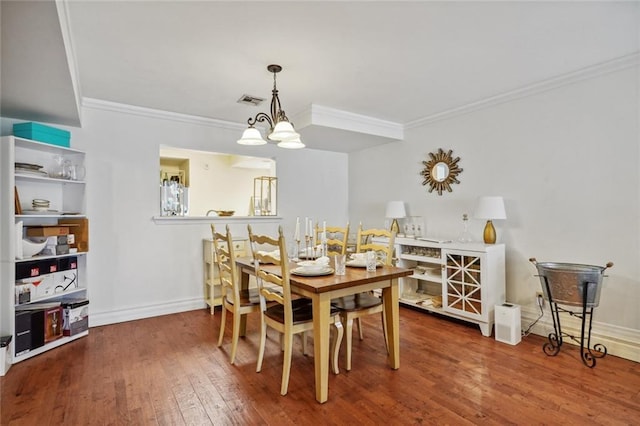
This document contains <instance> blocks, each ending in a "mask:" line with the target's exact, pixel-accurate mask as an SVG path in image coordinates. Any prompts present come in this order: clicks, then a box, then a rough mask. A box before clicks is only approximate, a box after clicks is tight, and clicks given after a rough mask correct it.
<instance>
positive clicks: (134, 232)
mask: <svg viewBox="0 0 640 426" xmlns="http://www.w3.org/2000/svg"><path fill="white" fill-rule="evenodd" d="M135 111H141V110H140V109H135ZM11 123H12V120H8V119H3V121H2V131H3V133H4V134H7V133H10V129H11V127H10V126H11ZM58 127H62V126H58ZM67 129H69V130H71V132H72V136H71V145H72V147H74V148H77V149H81V150H85V151H86V152H87V176H86V180H87V191H88V194H87V210H88V211H87V213H88V217H89V224H90V253H89V255H88V265H89V268H88V269H89V271H88V276H87V277H86V278H87V279H88V283H89V292H88V293H89V299H90V301H91V310H90V325H91V326H96V325H102V324H108V323H112V322H118V321H125V320H132V319H137V318H143V317H148V316H154V315H160V314H164V313H170V312H179V311H182V310H190V309H196V308H200V307H204V302H203V301H202V297H203V284H202V268H203V266H202V257H203V254H202V239H203V238H209V237H210V233H211V231H210V226H209V223H210V222H209V221H210V220H216V219H212V218H209V219H207V220H205V219H199V220H194V221H190V222H189V221H186V222H185V221H182V222H177V223H172V224H168V225H167V224H158V223H156V222H154V221H153V220H152V217H153V216H157V215H158V205H159V191H158V161H159V148H160V145H171V146H173V147H177V148H189V149H196V150H210V151H215V152H227V153H235V154H243V155H251V156H266V157H271V158H274V159H275V160H276V163H277V175H278V189H279V194H278V201H279V218H276V219H270V218H268V219H266V220H262V221H260V220H259V221H258V222H254V223H253V225H252V226H253V228H254V230H256V232H275V230H276V229H277V226H278V225H279V224H281V225H282V226H283V227H284V229H285V232H286V233H287V234H286V235H288V236H290V237H292V236H293V229H294V225H295V219H296V217H297V216H300V217H305V216H313V217H314V218H316V219H318V220H327V222H328V223H337V224H342V223H346V221H347V218H348V212H347V208H348V207H347V206H348V199H347V189H348V172H347V165H348V159H347V155H346V154H341V153H333V152H326V151H317V150H310V149H304V150H296V151H293V150H285V149H281V148H277V147H275V146H273V145H269V146H262V147H243V146H239V145H237V144H236V142H235V141H236V140H237V139H238V136H239V135H240V134H241V132H242V129H241V128H238V129H236V128H234V127H232V126H227V128H224V127H219V126H216V125H212V124H208V123H207V122H206V121H203V120H200V119H193V120H189V119H188V118H185V117H184V116H180V117H177V116H175V117H174V115H172V114H166V113H160V112H154V111H148V110H145V111H143V113H142V114H137V113H135V112H132V111H131V110H130V109H129V108H127V107H125V106H122V111H119V110H118V108H117V107H114V105H113V104H110V105H109V107H108V108H106V109H102V108H101V107H100V102H90V106H85V107H84V108H83V128H82V129H77V128H67ZM327 171H328V172H327ZM226 223H229V224H231V231H232V234H233V235H234V236H245V237H246V234H247V230H246V229H247V228H246V226H247V220H246V219H241V218H234V219H230V220H228V221H225V220H223V219H217V220H216V226H220V227H223V226H224V225H225V224H226Z"/></svg>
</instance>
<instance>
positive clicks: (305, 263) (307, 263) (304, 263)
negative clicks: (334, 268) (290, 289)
mask: <svg viewBox="0 0 640 426" xmlns="http://www.w3.org/2000/svg"><path fill="white" fill-rule="evenodd" d="M297 265H298V266H315V267H321V266H329V264H327V263H325V264H323V263H318V262H317V261H315V260H303V261H302V262H298V263H297Z"/></svg>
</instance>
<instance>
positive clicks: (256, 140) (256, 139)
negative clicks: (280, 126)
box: [238, 127, 267, 145]
mask: <svg viewBox="0 0 640 426" xmlns="http://www.w3.org/2000/svg"><path fill="white" fill-rule="evenodd" d="M238 143H239V144H240V145H264V144H266V143H267V141H265V140H264V139H262V135H261V134H260V131H259V130H258V129H256V128H255V127H249V128H248V129H246V130H245V131H244V132H242V137H241V138H240V139H238Z"/></svg>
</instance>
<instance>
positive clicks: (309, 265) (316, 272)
mask: <svg viewBox="0 0 640 426" xmlns="http://www.w3.org/2000/svg"><path fill="white" fill-rule="evenodd" d="M329 262H330V259H329V258H328V257H327V256H321V257H319V258H317V259H315V260H303V261H301V262H298V263H296V265H297V267H296V268H293V269H292V270H291V274H293V275H299V276H303V277H319V276H324V275H331V274H333V273H334V272H335V270H334V269H333V268H332V267H331V266H330V264H329Z"/></svg>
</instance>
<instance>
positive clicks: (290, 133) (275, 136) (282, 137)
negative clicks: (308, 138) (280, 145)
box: [269, 121, 300, 141]
mask: <svg viewBox="0 0 640 426" xmlns="http://www.w3.org/2000/svg"><path fill="white" fill-rule="evenodd" d="M269 139H271V140H272V141H286V140H291V139H300V134H298V133H296V131H295V130H293V126H292V125H291V123H289V122H288V121H278V123H277V124H276V127H274V128H273V132H271V134H270V135H269Z"/></svg>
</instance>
